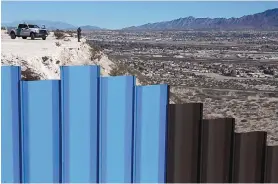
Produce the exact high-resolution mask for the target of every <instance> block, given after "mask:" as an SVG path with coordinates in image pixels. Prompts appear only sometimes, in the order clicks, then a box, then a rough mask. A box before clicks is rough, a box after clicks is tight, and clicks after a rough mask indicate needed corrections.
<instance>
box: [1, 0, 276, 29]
mask: <svg viewBox="0 0 278 184" xmlns="http://www.w3.org/2000/svg"><path fill="white" fill-rule="evenodd" d="M273 8H278V2H275V1H268V2H267V1H253V2H252V1H246V2H243V1H230V2H229V1H222V2H221V1H214V2H208V1H203V2H201V1H195V2H194V1H192V2H190V1H176V2H174V1H161V2H157V1H153V2H151V1H141V2H135V1H122V2H115V1H113V2H112V1H111V2H108V1H103V2H96V1H83V2H82V1H75V2H74V1H68V2H66V1H60V2H58V1H48V2H47V1H45V2H43V1H29V2H26V1H17V2H16V1H2V7H1V10H2V11H1V21H2V22H4V23H9V22H13V21H20V20H51V21H62V22H66V23H69V24H73V25H75V26H83V25H93V26H98V27H101V28H107V29H120V28H124V27H129V26H137V25H142V24H146V23H153V22H159V21H168V20H173V19H178V18H181V17H187V16H193V17H197V18H199V17H210V18H216V17H224V18H230V17H241V16H244V15H248V14H254V13H259V12H262V11H265V10H267V9H273Z"/></svg>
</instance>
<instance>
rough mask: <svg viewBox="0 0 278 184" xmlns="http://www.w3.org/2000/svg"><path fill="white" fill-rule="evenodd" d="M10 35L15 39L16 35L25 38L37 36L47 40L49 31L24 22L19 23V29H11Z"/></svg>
mask: <svg viewBox="0 0 278 184" xmlns="http://www.w3.org/2000/svg"><path fill="white" fill-rule="evenodd" d="M10 36H11V38H12V39H15V38H16V37H22V38H23V39H26V38H27V37H31V39H32V40H34V39H35V38H42V39H43V40H45V39H46V37H47V36H48V32H47V30H46V29H45V28H44V29H41V28H40V27H39V26H37V25H35V24H26V23H23V24H19V25H18V27H17V29H12V30H11V31H10Z"/></svg>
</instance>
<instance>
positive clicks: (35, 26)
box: [29, 24, 39, 28]
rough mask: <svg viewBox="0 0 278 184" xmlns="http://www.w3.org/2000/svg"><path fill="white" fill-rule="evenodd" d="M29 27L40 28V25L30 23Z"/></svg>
mask: <svg viewBox="0 0 278 184" xmlns="http://www.w3.org/2000/svg"><path fill="white" fill-rule="evenodd" d="M29 28H39V26H37V25H30V24H29Z"/></svg>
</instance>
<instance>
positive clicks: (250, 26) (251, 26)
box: [124, 8, 278, 30]
mask: <svg viewBox="0 0 278 184" xmlns="http://www.w3.org/2000/svg"><path fill="white" fill-rule="evenodd" d="M219 29H220V30H278V8H275V9H271V10H267V11H264V12H261V13H256V14H253V15H246V16H243V17H240V18H228V19H227V18H194V17H191V16H190V17H186V18H179V19H175V20H171V21H165V22H157V23H148V24H144V25H141V26H133V27H128V28H124V30H219Z"/></svg>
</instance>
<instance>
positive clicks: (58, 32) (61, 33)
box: [54, 29, 65, 40]
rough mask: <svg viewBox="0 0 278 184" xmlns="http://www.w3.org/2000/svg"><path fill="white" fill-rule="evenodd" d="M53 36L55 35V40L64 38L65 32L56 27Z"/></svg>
mask: <svg viewBox="0 0 278 184" xmlns="http://www.w3.org/2000/svg"><path fill="white" fill-rule="evenodd" d="M54 36H55V37H56V39H57V40H60V39H63V38H65V32H64V31H62V30H59V29H57V30H56V31H54Z"/></svg>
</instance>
